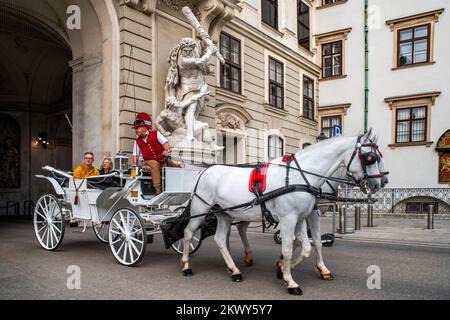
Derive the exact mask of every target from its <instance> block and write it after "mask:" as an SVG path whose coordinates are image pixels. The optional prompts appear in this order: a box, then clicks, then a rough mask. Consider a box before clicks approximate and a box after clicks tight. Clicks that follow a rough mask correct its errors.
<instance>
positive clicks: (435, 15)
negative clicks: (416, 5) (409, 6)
mask: <svg viewBox="0 0 450 320" xmlns="http://www.w3.org/2000/svg"><path fill="white" fill-rule="evenodd" d="M442 12H444V8H442V9H437V10H433V11H428V12H424V13H419V14H415V15H412V16H407V17H402V18H398V19H392V20H387V21H386V24H387V25H388V26H389V27H390V28H391V30H394V28H395V25H398V24H401V23H404V22H408V21H411V20H424V19H428V20H430V21H431V20H434V21H435V22H438V21H439V16H440V15H441V14H442Z"/></svg>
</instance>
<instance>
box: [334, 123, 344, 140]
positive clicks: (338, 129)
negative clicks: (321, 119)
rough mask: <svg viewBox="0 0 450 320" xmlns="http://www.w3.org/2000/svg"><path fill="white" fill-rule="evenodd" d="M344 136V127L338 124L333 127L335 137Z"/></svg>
mask: <svg viewBox="0 0 450 320" xmlns="http://www.w3.org/2000/svg"><path fill="white" fill-rule="evenodd" d="M340 135H342V127H341V126H340V125H338V124H334V125H333V137H339V136H340Z"/></svg>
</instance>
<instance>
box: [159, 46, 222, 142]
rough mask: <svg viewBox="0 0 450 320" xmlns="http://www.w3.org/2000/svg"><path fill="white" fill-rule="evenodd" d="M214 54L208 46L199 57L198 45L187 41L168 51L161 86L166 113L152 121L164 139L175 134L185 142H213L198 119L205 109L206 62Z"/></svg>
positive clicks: (206, 90)
mask: <svg viewBox="0 0 450 320" xmlns="http://www.w3.org/2000/svg"><path fill="white" fill-rule="evenodd" d="M216 51H217V48H216V47H215V46H212V47H210V48H208V49H207V51H206V53H204V54H203V55H202V53H201V52H202V51H201V48H200V46H199V44H198V43H197V42H195V41H194V40H193V39H191V38H184V39H182V40H181V42H180V43H179V44H178V45H177V46H176V47H175V48H174V49H173V50H172V51H171V53H170V55H169V64H170V67H169V72H168V74H167V78H166V85H165V96H166V109H165V110H164V111H163V112H162V113H161V114H160V115H159V116H158V118H157V119H156V121H155V126H156V127H157V128H158V130H159V131H161V132H162V133H163V134H165V135H166V136H171V135H174V134H176V135H177V136H184V137H183V138H184V140H186V141H194V140H196V141H199V142H204V143H212V142H213V139H212V135H211V133H210V132H209V129H208V124H207V123H205V122H202V121H199V120H198V117H199V114H200V112H202V111H203V110H204V109H205V107H206V95H207V94H208V86H207V84H206V80H205V76H206V75H207V74H208V73H209V71H208V62H209V59H210V58H211V56H212V55H213V54H214V53H215V52H216ZM183 117H184V119H183ZM182 131H183V132H182Z"/></svg>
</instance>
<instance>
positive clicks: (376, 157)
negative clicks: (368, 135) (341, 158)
mask: <svg viewBox="0 0 450 320" xmlns="http://www.w3.org/2000/svg"><path fill="white" fill-rule="evenodd" d="M363 136H364V135H361V136H358V139H357V141H356V145H355V150H353V153H352V156H351V157H350V161H349V162H348V164H347V175H348V176H349V177H350V178H351V179H352V180H353V182H354V183H355V184H356V185H357V186H361V185H362V184H365V183H367V181H368V180H369V179H376V178H383V177H384V176H386V175H388V174H389V172H388V171H385V172H380V173H378V174H374V175H369V174H367V167H368V166H371V165H373V164H375V163H376V162H378V163H379V162H380V160H381V158H383V155H382V154H381V151H380V150H379V149H378V145H377V144H376V143H374V142H372V141H370V143H361V138H362V137H363ZM363 147H369V148H371V151H368V152H366V153H363V152H362V148H363ZM356 155H358V159H359V161H360V162H361V167H362V169H363V172H364V176H363V177H362V178H361V179H356V178H355V177H354V175H353V173H352V172H351V171H350V166H351V164H352V162H353V160H354V159H355V158H356Z"/></svg>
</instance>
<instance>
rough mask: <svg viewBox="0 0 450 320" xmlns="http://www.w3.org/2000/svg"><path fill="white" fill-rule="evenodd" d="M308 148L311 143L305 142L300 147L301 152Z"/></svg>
mask: <svg viewBox="0 0 450 320" xmlns="http://www.w3.org/2000/svg"><path fill="white" fill-rule="evenodd" d="M309 146H311V143H309V142H305V143H304V144H303V145H302V150H305V149H306V148H308V147H309Z"/></svg>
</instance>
